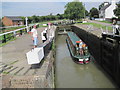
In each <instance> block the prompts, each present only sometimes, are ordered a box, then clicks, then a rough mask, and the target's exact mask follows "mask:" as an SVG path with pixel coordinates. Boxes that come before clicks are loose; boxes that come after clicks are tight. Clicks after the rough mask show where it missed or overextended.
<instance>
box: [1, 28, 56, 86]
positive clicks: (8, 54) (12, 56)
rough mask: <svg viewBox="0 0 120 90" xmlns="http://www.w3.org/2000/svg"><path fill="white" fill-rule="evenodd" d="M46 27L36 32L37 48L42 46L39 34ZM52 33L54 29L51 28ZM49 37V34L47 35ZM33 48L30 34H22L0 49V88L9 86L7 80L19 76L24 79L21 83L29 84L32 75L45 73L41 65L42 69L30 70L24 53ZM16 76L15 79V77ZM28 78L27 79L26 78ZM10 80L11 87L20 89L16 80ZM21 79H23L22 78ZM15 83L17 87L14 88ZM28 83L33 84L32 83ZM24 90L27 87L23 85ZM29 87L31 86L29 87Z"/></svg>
mask: <svg viewBox="0 0 120 90" xmlns="http://www.w3.org/2000/svg"><path fill="white" fill-rule="evenodd" d="M45 28H47V27H41V28H37V30H38V41H39V42H38V46H40V45H41V44H42V40H41V32H42V31H43V30H44V29H45ZM52 29H53V31H54V29H55V28H52ZM48 35H49V34H48ZM32 48H33V41H32V38H31V35H30V34H24V35H22V36H20V37H18V38H17V39H16V40H14V41H11V42H9V43H8V44H7V45H5V46H3V47H0V51H1V52H0V55H2V58H0V78H1V80H0V85H1V86H0V87H3V88H6V87H7V86H10V83H9V80H10V79H11V78H13V77H15V78H16V79H19V78H21V77H20V76H24V79H26V80H27V81H26V80H23V81H22V83H23V82H24V83H23V84H25V82H26V83H27V82H29V80H30V79H32V78H31V76H32V77H33V75H39V74H40V73H41V74H43V73H45V72H44V71H45V67H47V64H46V65H43V68H42V67H41V68H38V69H32V68H31V65H29V64H28V62H27V58H26V53H27V52H28V51H30V50H31V49H32ZM16 76H17V77H16ZM26 76H27V77H28V76H29V77H28V78H27V77H26ZM15 78H14V80H12V82H11V83H13V84H12V87H19V88H22V87H21V86H20V85H19V84H20V83H19V81H20V80H21V79H20V80H18V82H17V81H16V79H15ZM22 79H23V78H22ZM16 83H17V86H14V85H15V84H16ZM30 83H33V82H32V81H31V82H30ZM23 87H24V88H26V87H28V84H27V86H25V85H23ZM29 87H31V86H29ZM41 87H42V86H41Z"/></svg>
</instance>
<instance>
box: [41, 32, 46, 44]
mask: <svg viewBox="0 0 120 90" xmlns="http://www.w3.org/2000/svg"><path fill="white" fill-rule="evenodd" d="M41 38H42V41H43V43H44V42H45V41H46V38H45V32H44V31H42V32H41Z"/></svg>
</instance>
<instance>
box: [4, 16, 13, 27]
mask: <svg viewBox="0 0 120 90" xmlns="http://www.w3.org/2000/svg"><path fill="white" fill-rule="evenodd" d="M2 22H3V24H4V25H5V26H13V22H12V20H11V19H9V18H7V17H4V18H3V19H2Z"/></svg>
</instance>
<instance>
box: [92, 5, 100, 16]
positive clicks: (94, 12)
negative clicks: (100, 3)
mask: <svg viewBox="0 0 120 90" xmlns="http://www.w3.org/2000/svg"><path fill="white" fill-rule="evenodd" d="M92 17H93V18H98V17H99V11H98V9H97V8H94V7H93V8H92V9H91V10H90V18H92Z"/></svg>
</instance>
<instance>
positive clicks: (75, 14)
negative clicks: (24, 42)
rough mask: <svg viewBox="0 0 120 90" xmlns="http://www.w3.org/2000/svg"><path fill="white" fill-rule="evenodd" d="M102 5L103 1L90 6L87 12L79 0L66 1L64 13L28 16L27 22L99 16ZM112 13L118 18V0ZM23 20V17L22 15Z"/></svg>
mask: <svg viewBox="0 0 120 90" xmlns="http://www.w3.org/2000/svg"><path fill="white" fill-rule="evenodd" d="M103 6H104V3H101V4H100V5H99V8H98V9H97V8H95V7H93V8H91V9H90V11H89V12H88V11H87V10H86V8H85V5H84V4H83V3H82V2H79V0H74V1H73V2H68V3H67V4H66V5H65V10H64V14H59V13H58V14H57V15H52V13H51V14H50V15H47V16H36V15H33V16H29V17H28V23H37V22H43V21H51V20H61V19H71V20H73V19H74V20H80V19H83V18H85V17H86V16H88V17H90V18H99V10H100V9H101V8H102V7H103ZM114 14H115V15H116V16H118V17H119V18H120V2H119V3H117V8H116V9H115V10H114ZM22 18H23V19H24V20H25V17H22Z"/></svg>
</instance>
